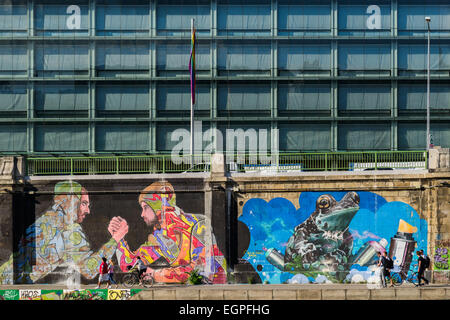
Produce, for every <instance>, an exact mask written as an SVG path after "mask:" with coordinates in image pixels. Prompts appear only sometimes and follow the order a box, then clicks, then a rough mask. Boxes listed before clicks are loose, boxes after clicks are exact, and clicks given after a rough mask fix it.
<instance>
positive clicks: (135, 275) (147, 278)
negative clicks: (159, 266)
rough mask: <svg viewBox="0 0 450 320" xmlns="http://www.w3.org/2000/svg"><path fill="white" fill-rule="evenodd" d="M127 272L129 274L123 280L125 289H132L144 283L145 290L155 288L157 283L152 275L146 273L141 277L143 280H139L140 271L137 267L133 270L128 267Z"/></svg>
mask: <svg viewBox="0 0 450 320" xmlns="http://www.w3.org/2000/svg"><path fill="white" fill-rule="evenodd" d="M127 270H128V273H127V274H126V275H125V276H123V278H122V283H123V284H124V286H125V287H127V288H131V287H132V286H135V285H139V283H140V282H142V285H143V286H144V287H145V288H150V287H152V286H153V283H154V282H155V281H154V279H153V277H152V276H151V275H150V274H148V273H145V272H144V273H143V274H142V275H141V279H139V271H138V269H137V268H136V267H134V268H131V266H128V267H127Z"/></svg>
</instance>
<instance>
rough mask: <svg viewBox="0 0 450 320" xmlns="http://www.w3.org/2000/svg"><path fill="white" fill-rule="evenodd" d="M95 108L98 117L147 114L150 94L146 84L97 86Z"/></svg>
mask: <svg viewBox="0 0 450 320" xmlns="http://www.w3.org/2000/svg"><path fill="white" fill-rule="evenodd" d="M95 101H96V104H95V108H96V110H97V114H98V115H99V116H114V115H116V114H117V115H123V114H124V113H126V114H133V113H141V114H142V115H144V114H146V115H148V114H149V110H150V93H149V85H148V84H140V83H134V84H128V83H127V84H120V85H119V84H114V83H112V84H111V83H108V84H103V83H101V84H98V85H97V86H96V93H95Z"/></svg>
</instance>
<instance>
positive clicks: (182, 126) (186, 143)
mask: <svg viewBox="0 0 450 320" xmlns="http://www.w3.org/2000/svg"><path fill="white" fill-rule="evenodd" d="M209 129H210V124H209V122H201V128H195V129H194V130H195V131H194V132H197V130H198V133H200V132H202V134H201V135H196V134H194V139H195V140H194V153H195V154H199V153H201V151H202V150H206V148H207V147H208V146H209V145H210V144H211V131H209ZM190 130H191V128H190V125H189V123H187V124H186V123H164V124H162V123H160V124H158V125H157V128H156V150H157V151H161V152H174V151H179V152H180V155H182V151H185V152H187V154H186V153H184V155H185V156H186V155H189V154H190ZM198 141H200V143H199V142H198Z"/></svg>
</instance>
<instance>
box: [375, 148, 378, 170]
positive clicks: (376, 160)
mask: <svg viewBox="0 0 450 320" xmlns="http://www.w3.org/2000/svg"><path fill="white" fill-rule="evenodd" d="M377 154H378V153H377V152H376V151H375V171H376V170H378V157H377Z"/></svg>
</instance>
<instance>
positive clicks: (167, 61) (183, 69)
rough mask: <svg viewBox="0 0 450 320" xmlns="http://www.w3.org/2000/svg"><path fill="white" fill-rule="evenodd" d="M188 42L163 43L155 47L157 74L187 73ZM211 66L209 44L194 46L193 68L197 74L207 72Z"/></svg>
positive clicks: (189, 52) (189, 49) (175, 74)
mask: <svg viewBox="0 0 450 320" xmlns="http://www.w3.org/2000/svg"><path fill="white" fill-rule="evenodd" d="M190 55H191V45H190V43H170V44H169V43H164V44H159V45H158V46H157V49H156V64H157V71H158V75H160V76H177V75H186V76H187V75H189V59H190ZM210 67H211V56H210V52H209V44H201V43H197V44H196V46H195V70H196V73H197V74H198V75H201V74H208V73H209V70H210Z"/></svg>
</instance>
